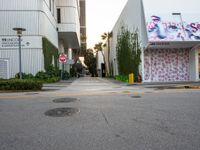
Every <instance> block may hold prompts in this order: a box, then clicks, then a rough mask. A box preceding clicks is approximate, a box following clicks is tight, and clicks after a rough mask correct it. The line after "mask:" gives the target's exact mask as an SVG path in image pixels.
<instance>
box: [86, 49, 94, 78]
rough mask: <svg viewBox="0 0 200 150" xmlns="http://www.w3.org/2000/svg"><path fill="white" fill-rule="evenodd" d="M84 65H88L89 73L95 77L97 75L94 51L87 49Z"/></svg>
mask: <svg viewBox="0 0 200 150" xmlns="http://www.w3.org/2000/svg"><path fill="white" fill-rule="evenodd" d="M84 57H85V59H84V63H85V64H86V65H87V67H88V70H89V72H90V73H91V74H92V76H93V77H94V76H95V75H96V57H95V56H94V53H93V50H92V49H87V51H86V53H85V56H84Z"/></svg>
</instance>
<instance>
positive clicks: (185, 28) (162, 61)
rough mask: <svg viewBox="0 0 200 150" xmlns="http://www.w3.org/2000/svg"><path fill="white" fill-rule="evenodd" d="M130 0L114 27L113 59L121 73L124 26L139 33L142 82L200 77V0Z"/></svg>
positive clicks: (195, 79) (112, 40)
mask: <svg viewBox="0 0 200 150" xmlns="http://www.w3.org/2000/svg"><path fill="white" fill-rule="evenodd" d="M178 2H180V1H179V0H169V1H159V0H151V1H149V0H129V1H128V2H127V4H126V6H125V8H124V10H123V11H122V13H121V15H120V17H119V19H118V21H117V22H116V24H115V26H114V28H113V30H112V35H113V36H112V39H111V45H110V46H111V51H110V59H111V60H110V61H111V62H112V64H113V65H112V69H113V73H114V75H117V74H118V66H117V59H116V44H117V35H118V33H119V31H120V28H121V27H122V26H125V27H128V29H129V30H130V31H131V32H134V31H137V32H138V34H139V38H140V39H139V40H140V47H141V48H142V54H141V59H142V63H141V66H140V74H141V76H142V79H143V82H173V81H197V80H199V72H200V70H199V68H200V67H199V66H200V64H199V62H200V60H199V59H200V50H199V49H200V21H199V16H200V12H199V7H198V6H199V5H200V1H197V0H190V1H184V5H183V4H181V6H180V7H179V3H178Z"/></svg>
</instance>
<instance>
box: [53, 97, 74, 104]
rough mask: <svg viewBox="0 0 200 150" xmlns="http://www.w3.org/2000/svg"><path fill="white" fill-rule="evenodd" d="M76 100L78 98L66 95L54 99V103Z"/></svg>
mask: <svg viewBox="0 0 200 150" xmlns="http://www.w3.org/2000/svg"><path fill="white" fill-rule="evenodd" d="M76 100H77V99H76V98H70V97H66V98H58V99H54V100H53V102H54V103H70V102H75V101H76Z"/></svg>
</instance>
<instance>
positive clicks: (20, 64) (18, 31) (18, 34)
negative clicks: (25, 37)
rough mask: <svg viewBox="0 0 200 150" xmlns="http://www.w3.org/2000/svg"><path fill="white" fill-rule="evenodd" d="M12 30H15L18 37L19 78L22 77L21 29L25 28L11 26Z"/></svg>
mask: <svg viewBox="0 0 200 150" xmlns="http://www.w3.org/2000/svg"><path fill="white" fill-rule="evenodd" d="M13 30H14V31H16V32H17V36H18V37H19V78H20V79H22V62H21V37H22V31H26V29H24V28H13Z"/></svg>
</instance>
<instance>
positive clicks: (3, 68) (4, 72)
mask: <svg viewBox="0 0 200 150" xmlns="http://www.w3.org/2000/svg"><path fill="white" fill-rule="evenodd" d="M0 78H3V79H8V78H9V72H8V60H7V59H0Z"/></svg>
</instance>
